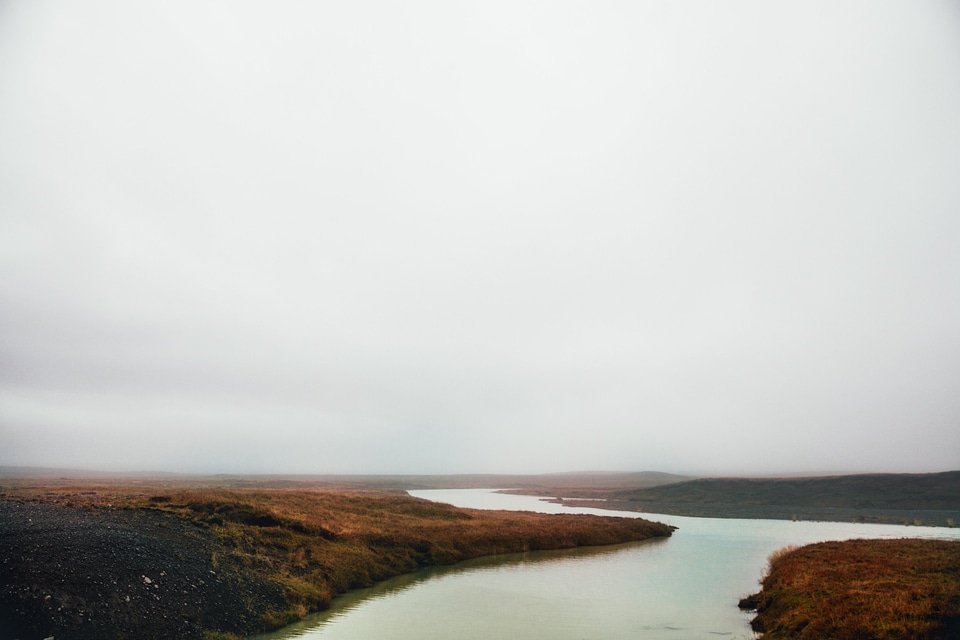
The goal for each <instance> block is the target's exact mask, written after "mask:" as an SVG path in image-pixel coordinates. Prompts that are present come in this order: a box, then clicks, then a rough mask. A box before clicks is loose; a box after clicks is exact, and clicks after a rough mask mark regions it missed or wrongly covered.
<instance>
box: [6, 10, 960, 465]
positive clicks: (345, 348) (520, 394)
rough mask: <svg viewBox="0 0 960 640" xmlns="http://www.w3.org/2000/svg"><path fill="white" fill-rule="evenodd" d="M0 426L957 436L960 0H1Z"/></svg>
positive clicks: (86, 434)
mask: <svg viewBox="0 0 960 640" xmlns="http://www.w3.org/2000/svg"><path fill="white" fill-rule="evenodd" d="M0 465H23V466H45V467H68V468H84V469H98V470H110V471H121V470H122V471H131V470H151V471H173V472H190V473H197V472H199V473H545V472H561V471H574V470H623V471H632V470H633V471H640V470H659V471H667V472H675V473H692V474H698V475H737V474H777V473H828V472H830V473H832V472H931V471H943V470H948V469H957V468H960V4H958V3H957V2H953V1H950V0H942V1H941V0H915V1H911V2H902V1H900V0H850V1H847V2H833V1H832V0H802V1H800V0H788V1H785V2H766V1H765V0H731V1H729V2H715V1H713V0H676V1H672V2H654V1H643V0H637V1H633V0H631V1H616V0H607V1H605V0H590V1H589V2H588V1H571V0H549V1H547V0H482V1H465V0H438V1H427V0H411V1H410V2H403V3H395V2H379V1H375V0H358V1H357V2H331V3H316V2H307V1H305V0H304V1H295V0H287V1H283V2H250V1H244V0H239V1H238V0H231V1H229V2H227V1H224V2H215V1H212V0H211V1H205V2H195V1H192V0H191V1H186V0H174V1H171V2H162V3H161V2H153V3H146V2H138V3H132V2H126V1H125V0H117V1H111V0H96V1H94V2H86V1H84V2H80V1H72V0H61V1H58V0H49V1H47V2H34V1H29V0H19V1H16V0H15V1H11V0H2V1H0Z"/></svg>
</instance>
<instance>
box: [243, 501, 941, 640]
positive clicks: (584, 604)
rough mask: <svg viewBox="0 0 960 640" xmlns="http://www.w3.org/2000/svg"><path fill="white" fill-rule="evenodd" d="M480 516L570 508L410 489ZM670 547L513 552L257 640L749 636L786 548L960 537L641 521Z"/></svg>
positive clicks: (936, 531)
mask: <svg viewBox="0 0 960 640" xmlns="http://www.w3.org/2000/svg"><path fill="white" fill-rule="evenodd" d="M410 494H411V495H413V496H416V497H420V498H427V499H429V500H436V501H440V502H448V503H450V504H454V505H457V506H460V507H471V508H477V509H511V510H525V511H541V512H546V513H595V514H600V515H622V516H626V517H638V515H640V514H636V513H630V512H617V511H605V510H599V509H587V508H570V507H566V506H562V505H558V504H551V503H548V502H544V501H542V500H540V499H538V498H533V497H528V496H514V495H505V494H498V493H495V492H493V491H492V490H489V489H456V490H435V491H411V492H410ZM642 516H643V517H645V518H647V519H649V520H656V521H659V522H665V523H667V524H672V525H674V526H676V527H679V529H678V530H677V531H675V532H674V534H673V536H672V537H671V538H667V539H662V540H653V541H646V542H639V543H631V544H626V545H619V546H616V547H597V548H592V549H578V550H571V551H551V552H534V553H525V554H510V555H505V556H498V557H495V558H480V559H477V560H473V561H469V562H464V563H460V564H458V565H455V566H452V567H438V568H431V569H426V570H423V571H420V572H417V573H414V574H410V575H406V576H400V577H398V578H394V579H392V580H388V581H386V582H384V583H381V584H379V585H377V586H375V587H373V588H370V589H363V590H360V591H356V592H352V593H350V594H348V595H346V596H343V597H341V598H337V599H336V600H335V601H334V604H333V606H332V607H331V608H330V609H329V610H327V611H324V612H323V613H319V614H315V615H313V616H310V617H309V618H307V619H305V620H303V621H302V622H300V623H297V624H295V625H292V626H290V627H287V628H285V629H283V630H281V631H279V632H276V633H272V634H265V635H261V636H256V638H257V640H280V639H281V638H282V639H284V640H289V639H293V638H302V639H310V640H492V639H493V638H503V639H509V640H587V639H597V640H601V639H602V640H618V639H621V638H631V639H638V638H639V639H643V640H661V639H671V640H688V639H689V640H697V639H701V638H702V639H711V640H717V639H718V638H733V639H736V640H739V639H743V638H753V637H754V634H753V632H752V631H751V630H750V626H749V619H750V615H749V614H744V613H742V612H741V611H740V610H739V609H737V601H738V600H739V599H740V598H741V597H743V596H745V595H747V594H749V593H753V592H755V591H756V590H757V588H758V581H759V580H760V578H761V577H762V575H763V573H764V570H765V568H766V563H767V556H768V555H769V554H770V553H771V552H773V551H775V550H777V549H780V548H782V547H784V546H787V545H800V544H808V543H811V542H818V541H823V540H845V539H849V538H906V537H912V538H920V537H922V538H960V529H946V528H935V527H906V526H897V525H875V524H846V523H836V522H790V521H784V520H734V519H718V518H686V517H682V516H670V515H657V514H642Z"/></svg>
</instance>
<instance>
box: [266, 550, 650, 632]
mask: <svg viewBox="0 0 960 640" xmlns="http://www.w3.org/2000/svg"><path fill="white" fill-rule="evenodd" d="M666 542H667V539H665V538H657V539H652V540H645V541H642V542H630V543H626V544H620V545H610V546H606V547H581V548H578V549H561V550H558V551H528V552H525V553H505V554H501V555H497V556H486V557H482V558H474V559H472V560H465V561H463V562H459V563H457V564H454V565H442V566H435V567H426V568H424V569H420V570H419V571H416V572H413V573H408V574H404V575H400V576H397V577H395V578H390V579H388V580H384V581H383V582H379V583H377V584H376V585H374V586H372V587H368V588H366V589H357V590H354V591H351V592H349V593H346V594H344V595H342V596H338V597H337V598H336V599H334V601H333V603H332V604H331V606H330V608H329V609H327V610H326V611H321V612H319V613H314V614H311V615H309V616H307V617H306V618H304V619H303V620H301V621H299V622H296V623H294V624H291V625H289V626H287V627H284V628H283V629H280V630H278V631H275V632H272V633H264V634H259V635H256V636H253V637H252V640H253V639H255V640H292V639H293V638H321V637H322V638H325V637H327V636H326V635H321V634H320V632H321V631H322V629H323V627H325V626H327V625H329V624H330V623H336V621H337V620H338V619H340V618H341V617H342V616H345V615H347V614H348V613H351V612H352V611H353V610H354V609H356V608H357V607H359V606H361V605H364V604H366V603H372V602H374V601H376V600H378V599H381V598H388V597H391V596H398V595H400V594H401V593H403V592H405V591H407V590H409V589H411V588H413V587H415V586H416V585H418V584H420V583H423V582H427V581H430V580H437V579H440V578H444V577H449V576H456V575H458V574H463V573H467V572H471V573H474V572H476V573H483V572H497V571H498V570H501V569H509V568H512V567H516V568H521V569H522V568H523V567H524V566H529V565H532V564H537V565H540V567H541V568H542V567H543V566H545V565H549V564H552V563H563V562H576V561H578V560H582V559H584V558H592V557H597V556H605V555H612V554H617V553H620V552H622V551H623V550H625V549H628V548H631V547H643V546H651V545H658V544H664V543H666Z"/></svg>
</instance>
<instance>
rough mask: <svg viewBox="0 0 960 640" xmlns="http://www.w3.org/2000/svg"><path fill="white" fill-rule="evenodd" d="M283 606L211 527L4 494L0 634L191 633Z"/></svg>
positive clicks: (252, 619) (251, 622)
mask: <svg viewBox="0 0 960 640" xmlns="http://www.w3.org/2000/svg"><path fill="white" fill-rule="evenodd" d="M241 569H242V570H241ZM283 605H284V602H283V597H282V594H281V593H280V590H279V589H278V588H277V587H276V586H275V585H273V584H270V583H269V582H267V581H265V580H263V579H260V578H259V577H258V573H257V572H256V571H251V570H250V568H249V567H247V568H243V567H240V566H238V565H237V562H236V560H234V559H233V557H232V556H231V555H230V553H229V550H228V549H227V548H226V547H224V545H223V544H222V543H220V542H219V541H218V540H217V539H216V538H215V537H214V536H213V534H211V533H210V532H209V531H207V530H206V529H203V528H201V527H198V526H196V525H193V524H191V523H188V522H185V521H182V520H179V519H177V518H174V517H171V516H170V515H168V514H163V513H160V512H156V511H151V510H145V509H106V508H80V507H69V506H61V505H54V504H46V503H40V502H31V501H17V500H10V499H7V500H3V499H0V638H20V639H22V640H33V639H35V638H36V639H38V640H39V639H42V638H48V637H50V636H53V637H55V638H57V639H58V640H60V639H61V638H70V639H74V640H85V639H91V640H93V639H100V638H129V639H134V638H136V639H141V638H147V639H149V638H172V639H183V640H187V639H194V638H201V637H203V635H204V631H205V630H211V629H217V630H222V631H230V632H235V633H245V632H250V631H252V630H254V629H256V628H257V626H258V624H259V618H258V616H259V614H258V613H256V612H263V611H266V610H269V609H282V608H283Z"/></svg>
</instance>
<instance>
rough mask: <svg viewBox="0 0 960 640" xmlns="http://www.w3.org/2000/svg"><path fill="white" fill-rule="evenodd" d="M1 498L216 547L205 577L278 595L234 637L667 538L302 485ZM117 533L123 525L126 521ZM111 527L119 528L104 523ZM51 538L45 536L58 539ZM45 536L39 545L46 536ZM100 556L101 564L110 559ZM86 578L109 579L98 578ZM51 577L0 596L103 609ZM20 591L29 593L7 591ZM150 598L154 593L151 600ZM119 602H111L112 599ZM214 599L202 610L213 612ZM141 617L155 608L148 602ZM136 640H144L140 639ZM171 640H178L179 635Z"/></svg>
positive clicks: (601, 522)
mask: <svg viewBox="0 0 960 640" xmlns="http://www.w3.org/2000/svg"><path fill="white" fill-rule="evenodd" d="M2 489H4V491H3V493H2V494H0V500H4V501H8V502H9V501H15V502H20V503H21V504H23V503H29V502H36V503H39V504H42V505H43V506H44V508H45V509H46V511H45V513H47V512H49V511H50V510H51V508H52V507H57V509H55V511H57V512H59V511H62V512H64V513H66V512H69V513H70V514H71V515H70V516H69V517H70V518H72V519H73V520H72V521H75V519H76V518H77V517H78V514H79V517H90V516H93V515H95V514H97V513H98V512H110V513H114V514H118V515H122V514H121V513H120V512H125V513H128V514H129V513H131V512H134V513H139V514H141V515H147V514H149V515H150V518H149V519H148V520H149V522H150V523H151V524H150V526H146V527H140V528H139V529H137V530H136V531H134V532H131V535H132V534H133V533H135V534H136V535H137V536H139V538H138V539H139V540H143V536H147V537H148V538H149V540H147V541H146V546H148V545H149V544H152V543H154V542H156V543H159V542H162V541H161V540H160V536H161V535H169V533H170V529H171V528H173V527H172V525H173V524H174V523H175V524H176V525H177V528H180V527H182V526H183V525H184V524H185V523H186V524H188V525H190V527H192V528H194V529H196V530H198V531H201V532H203V533H204V535H206V536H208V537H210V538H211V539H213V540H215V541H216V543H217V546H215V547H206V548H210V549H213V551H211V552H209V558H205V559H204V564H205V566H204V567H203V568H204V569H205V570H206V569H209V574H210V575H224V574H227V573H230V572H234V573H235V574H237V575H240V576H242V578H243V580H245V581H247V582H248V583H249V582H250V581H253V582H255V583H257V584H260V585H264V586H265V589H266V591H265V592H264V593H267V594H269V593H279V594H282V595H281V596H280V597H279V598H274V599H273V600H272V602H273V603H274V604H273V605H271V606H269V607H267V608H264V605H263V604H262V603H264V602H268V601H271V600H270V599H269V598H266V597H264V598H250V602H251V603H252V604H251V607H253V608H257V607H260V608H263V609H264V610H255V611H245V612H244V615H243V616H241V617H242V618H244V619H245V620H247V621H248V622H247V623H246V624H245V625H238V626H236V627H234V628H222V627H221V628H217V629H212V630H210V629H208V630H209V631H215V632H229V633H238V634H244V633H251V632H254V631H260V630H269V629H273V628H277V627H280V626H283V625H285V624H288V623H291V622H293V621H296V620H298V619H300V618H301V617H303V616H304V615H306V614H307V613H308V612H311V611H316V610H322V609H324V608H326V607H327V606H328V605H329V603H330V601H331V599H332V598H333V597H335V596H336V595H338V594H341V593H344V592H346V591H348V590H351V589H355V588H359V587H366V586H370V585H372V584H374V583H375V582H377V581H380V580H384V579H386V578H389V577H392V576H396V575H399V574H402V573H407V572H411V571H414V570H416V569H418V568H420V567H425V566H430V565H438V564H451V563H455V562H458V561H461V560H466V559H470V558H475V557H479V556H485V555H493V554H500V553H512V552H525V551H534V550H550V549H566V548H574V547H578V546H596V545H610V544H618V543H624V542H631V541H638V540H644V539H647V538H653V537H664V536H669V535H670V534H671V532H672V531H673V527H669V526H667V525H663V524H659V523H654V522H648V521H646V520H642V519H631V518H618V517H600V516H583V515H566V514H564V515H548V514H538V513H531V512H512V511H478V510H468V509H460V508H457V507H453V506H451V505H446V504H439V503H434V502H430V501H427V500H422V499H418V498H413V497H410V496H409V495H407V494H406V493H405V492H402V491H399V490H388V489H358V488H352V489H347V488H331V487H314V488H303V487H302V486H301V487H300V488H296V489H290V488H286V489H277V488H262V487H257V488H251V487H246V488H231V489H225V488H219V487H217V486H215V485H214V483H206V484H204V483H197V484H196V485H191V484H190V483H188V482H183V481H181V482H172V483H171V482H166V483H149V482H133V481H113V482H92V481H87V482H83V483H80V484H77V483H71V482H69V481H65V482H56V481H51V482H30V481H22V482H19V483H16V482H7V483H4V484H3V485H2ZM84 514H87V515H86V516H84ZM128 520H129V519H128ZM138 521H139V520H138ZM7 522H8V523H9V522H10V520H7ZM112 522H113V521H112ZM119 524H122V525H123V526H129V522H128V521H127V520H125V521H124V522H122V523H119ZM111 526H114V527H117V526H119V525H118V524H117V523H114V524H112V525H111ZM7 528H8V531H7V532H3V531H0V534H4V536H0V537H5V538H7V543H10V544H12V545H13V548H14V553H15V552H16V547H17V545H18V544H19V545H20V546H21V547H23V548H25V547H26V546H27V545H29V544H31V541H30V540H27V539H19V540H18V539H16V535H15V534H14V539H13V540H12V542H11V540H9V538H10V537H11V536H10V535H7V534H9V533H10V532H11V531H13V525H9V526H7ZM72 529H73V525H70V526H65V527H64V530H63V536H64V537H68V536H69V535H71V534H70V531H71V530H72ZM88 530H89V529H88ZM52 534H53V535H54V536H56V535H57V532H56V531H53V532H52ZM44 535H45V536H46V538H45V539H49V536H50V535H51V531H50V530H49V527H48V529H47V530H46V531H45V532H44ZM26 537H27V535H26V534H23V535H21V538H26ZM0 541H2V540H0ZM55 541H56V540H55ZM138 545H139V546H138V548H146V546H145V543H138ZM174 546H175V545H174ZM150 548H151V549H154V548H156V549H159V551H156V552H157V553H159V552H161V551H162V550H163V547H162V545H160V546H157V545H154V547H150ZM129 552H130V553H131V554H133V553H135V550H134V549H130V550H129ZM150 553H151V554H153V553H155V551H151V552H150ZM178 553H179V552H177V551H176V549H173V550H171V552H170V553H167V554H166V558H167V561H168V562H171V563H173V564H174V565H176V564H177V560H176V559H175V558H176V557H177V556H178ZM181 555H182V554H181ZM104 557H105V558H107V562H108V563H109V562H110V560H109V558H110V556H109V555H104ZM58 561H67V562H69V561H70V559H69V558H67V559H66V560H64V558H58ZM123 561H124V560H123V556H122V555H121V556H120V559H119V560H116V562H118V563H119V562H123ZM14 568H15V567H14ZM97 569H98V570H104V571H107V572H108V573H109V567H107V568H106V569H104V568H103V567H98V568H97ZM182 569H184V568H183V567H178V566H170V567H168V568H167V569H166V573H167V577H168V578H169V577H170V576H172V575H176V574H178V573H183V571H182ZM118 570H119V568H118ZM24 572H33V573H29V575H30V576H31V577H30V580H32V581H34V582H36V581H38V580H39V581H41V582H42V578H37V575H38V574H37V573H36V572H35V571H34V568H25V569H24ZM203 573H207V572H206V571H204V572H203ZM58 574H59V572H52V573H51V574H50V580H51V581H53V582H56V583H57V584H30V585H9V584H8V585H6V586H4V585H0V587H2V588H4V589H6V593H7V594H8V595H9V594H14V595H16V597H17V598H20V599H19V600H16V601H15V604H16V606H17V607H21V608H22V607H25V606H28V604H29V603H27V604H25V603H24V600H23V599H24V598H29V597H33V596H34V595H35V596H36V597H37V598H42V600H38V602H39V605H38V606H42V605H43V603H44V602H46V603H49V602H50V601H51V598H46V597H45V596H44V595H43V594H46V595H50V594H51V593H52V594H53V595H54V596H55V597H54V600H57V599H59V600H62V601H63V602H75V601H77V599H78V598H79V599H82V600H85V601H88V602H95V601H97V599H98V598H97V596H100V600H102V599H103V594H102V593H96V594H86V593H80V594H69V593H67V594H59V593H57V591H56V589H58V588H61V589H62V587H59V586H58V585H59V582H60V581H59V575H58ZM22 575H28V573H23V574H22ZM137 577H138V578H139V576H137ZM207 577H208V579H206V580H205V581H204V584H205V587H204V588H208V589H209V588H214V586H213V581H212V580H211V579H209V576H207ZM21 581H24V580H21ZM111 582H113V583H116V582H118V581H117V580H111V579H110V576H109V575H107V576H105V579H104V580H101V582H100V583H98V584H99V585H101V586H98V587H97V589H98V590H102V589H111V588H112V587H111V586H110V585H111ZM119 582H121V583H122V582H123V581H119ZM84 584H86V583H85V582H83V581H81V582H78V583H77V586H76V587H75V588H76V589H79V590H81V591H82V590H83V589H85V588H86V587H85V586H84ZM24 586H29V589H27V590H24V589H20V590H19V591H18V590H17V589H19V588H20V587H24ZM121 586H122V585H121ZM141 586H142V585H141ZM91 588H92V587H91ZM187 588H188V589H192V588H193V587H192V586H189V587H187ZM224 591H225V593H223V594H218V595H217V598H221V597H222V598H229V597H230V594H229V593H226V592H227V591H228V589H226V588H224ZM254 591H256V589H254ZM151 593H152V592H151ZM17 594H19V595H17ZM157 595H162V592H161V591H157ZM123 597H124V596H122V595H120V594H117V599H118V600H121V599H122V598H123ZM217 598H213V599H212V601H213V602H216V601H217ZM160 602H163V600H160ZM258 603H259V604H258ZM90 606H91V605H88V609H89V608H90ZM151 606H157V605H156V603H155V602H151ZM109 615H111V614H110V612H109V611H108V610H107V608H103V610H102V611H99V612H98V613H97V618H98V619H99V621H100V622H99V623H100V624H103V617H104V616H109ZM154 615H155V614H154ZM178 615H180V612H178ZM89 617H90V615H89V613H88V614H87V618H89ZM78 620H79V621H78V622H77V623H76V624H77V625H79V626H76V627H74V628H72V632H71V633H70V634H68V635H71V637H83V630H82V629H83V626H82V625H83V624H88V622H86V621H85V620H82V619H80V618H78ZM0 622H2V621H0ZM135 631H137V630H135ZM171 633H172V632H171ZM113 635H118V634H113ZM136 635H138V636H139V637H152V636H148V635H144V634H143V633H140V632H138V633H137V634H136ZM91 637H95V634H94V635H91ZM131 637H132V636H131ZM167 637H170V636H167ZM177 637H180V636H177ZM182 637H189V634H184V635H183V636H182ZM211 637H213V636H211Z"/></svg>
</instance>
